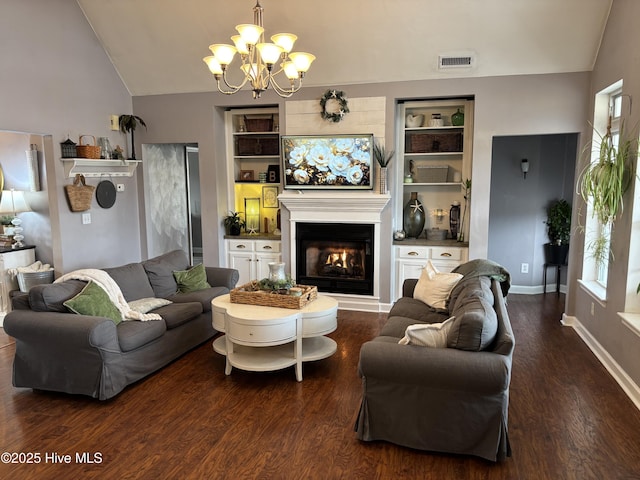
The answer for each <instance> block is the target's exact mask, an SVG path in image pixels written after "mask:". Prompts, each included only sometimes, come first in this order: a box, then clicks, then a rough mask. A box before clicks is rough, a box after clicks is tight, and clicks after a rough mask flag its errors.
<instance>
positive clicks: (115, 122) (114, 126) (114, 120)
mask: <svg viewBox="0 0 640 480" xmlns="http://www.w3.org/2000/svg"><path fill="white" fill-rule="evenodd" d="M110 119H111V130H114V131H116V132H117V131H118V130H120V122H119V119H120V117H118V115H111V117H110Z"/></svg>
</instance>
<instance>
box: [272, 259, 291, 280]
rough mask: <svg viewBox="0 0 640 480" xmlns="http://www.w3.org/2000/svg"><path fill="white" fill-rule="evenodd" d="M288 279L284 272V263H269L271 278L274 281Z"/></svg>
mask: <svg viewBox="0 0 640 480" xmlns="http://www.w3.org/2000/svg"><path fill="white" fill-rule="evenodd" d="M286 279H287V276H286V275H285V273H284V263H282V262H271V263H269V280H271V281H272V282H280V281H284V280H286Z"/></svg>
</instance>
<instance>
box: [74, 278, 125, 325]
mask: <svg viewBox="0 0 640 480" xmlns="http://www.w3.org/2000/svg"><path fill="white" fill-rule="evenodd" d="M63 305H64V306H65V307H67V308H68V309H69V310H71V311H72V312H74V313H77V314H78V315H93V316H94V317H106V318H110V319H111V320H113V323H115V324H116V325H118V324H119V323H120V322H121V321H122V315H121V314H120V310H118V307H116V306H115V305H114V304H113V302H112V301H111V299H110V298H109V295H107V292H105V291H104V290H103V289H102V287H100V286H99V285H97V284H96V283H94V282H89V283H87V286H86V287H84V288H83V289H82V291H81V292H80V293H79V294H78V295H76V296H75V297H73V298H72V299H70V300H67V301H66V302H64V303H63Z"/></svg>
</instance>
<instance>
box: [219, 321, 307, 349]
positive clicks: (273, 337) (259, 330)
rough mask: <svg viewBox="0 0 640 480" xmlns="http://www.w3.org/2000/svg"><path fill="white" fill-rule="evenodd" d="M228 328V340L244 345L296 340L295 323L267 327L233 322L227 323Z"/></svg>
mask: <svg viewBox="0 0 640 480" xmlns="http://www.w3.org/2000/svg"><path fill="white" fill-rule="evenodd" d="M228 326H229V331H228V332H227V335H229V338H231V339H232V340H233V341H237V342H241V343H245V344H260V343H285V342H288V341H289V342H292V341H294V340H295V339H296V322H295V321H290V320H287V321H285V322H282V323H270V324H269V325H245V324H242V323H238V322H237V321H233V322H228Z"/></svg>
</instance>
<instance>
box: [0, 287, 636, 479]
mask: <svg viewBox="0 0 640 480" xmlns="http://www.w3.org/2000/svg"><path fill="white" fill-rule="evenodd" d="M563 301H564V297H563V296H560V297H557V296H556V295H555V294H547V295H545V296H543V295H533V296H524V295H510V297H509V305H508V309H509V312H510V316H511V322H512V324H513V328H514V332H515V336H516V342H517V346H516V351H515V355H514V365H513V376H512V383H511V397H510V399H511V403H510V410H509V435H510V439H511V445H512V448H513V456H512V457H511V458H509V459H508V460H507V461H506V462H503V463H498V464H492V463H490V462H487V461H484V460H481V459H477V458H470V457H462V456H455V455H446V454H437V453H427V452H420V451H415V450H411V449H407V448H402V447H398V446H395V445H391V444H387V443H384V442H375V443H361V442H359V441H358V440H357V439H356V437H355V433H354V431H353V425H354V422H355V419H356V414H357V411H358V407H359V401H360V379H359V378H358V375H357V362H358V354H359V350H360V345H361V344H362V343H363V342H365V341H367V340H369V339H370V338H372V337H374V336H375V335H376V334H377V333H378V331H379V329H380V326H381V325H382V324H383V323H384V321H385V318H386V316H385V315H382V314H381V315H378V314H371V313H361V312H347V311H340V313H339V321H338V329H337V331H336V332H334V333H333V334H332V335H331V336H332V337H333V338H334V339H336V341H337V342H338V351H337V353H336V354H335V355H334V356H332V357H331V358H329V359H325V360H322V361H319V362H314V363H309V364H305V365H304V368H303V374H304V380H303V381H302V382H300V383H299V382H296V381H295V374H294V371H293V367H292V368H288V369H286V370H282V371H279V372H270V373H254V372H243V371H241V370H238V369H234V370H233V372H232V374H231V375H230V376H228V377H227V376H225V375H224V359H223V358H222V357H221V356H219V355H217V354H216V353H214V352H213V351H212V348H211V342H208V343H206V344H204V345H202V346H200V347H199V348H197V349H195V350H194V351H192V352H190V353H188V354H187V355H185V356H183V357H182V358H180V359H178V360H177V361H175V362H174V363H172V364H171V365H169V366H168V367H166V368H164V369H163V370H161V371H159V372H157V373H156V374H155V375H153V376H151V377H148V378H146V379H145V380H143V381H141V382H138V383H137V384H135V385H133V386H131V387H129V388H127V389H126V390H125V391H124V392H123V393H122V394H120V395H119V396H117V397H116V398H114V399H112V400H110V401H107V402H99V401H97V400H93V399H89V398H83V397H76V396H70V395H63V394H55V393H43V392H33V391H31V390H27V389H15V388H13V387H12V386H11V364H12V358H13V353H14V346H13V345H12V344H11V341H10V339H9V338H8V337H7V336H6V335H5V334H4V333H2V334H0V401H1V403H0V405H1V413H2V416H1V418H0V425H1V426H0V451H2V452H20V453H23V454H29V453H39V454H40V455H41V463H40V464H23V465H15V464H0V478H13V479H20V480H22V479H30V478H34V479H53V478H100V479H112V478H118V479H129V478H144V479H164V478H172V479H173V478H176V479H177V478H181V479H185V478H189V479H191V478H193V479H200V478H207V479H218V478H220V479H223V478H224V479H227V478H228V479H252V478H259V479H323V480H324V479H334V478H344V479H367V480H368V479H397V478H416V479H418V478H419V479H487V480H491V479H505V480H513V479H576V480H578V479H579V480H585V479H598V480H600V479H640V412H639V411H638V410H637V409H636V408H635V406H634V405H633V403H632V402H631V401H630V400H629V399H628V398H627V397H626V396H625V394H624V393H623V392H622V390H621V388H620V387H619V386H618V385H617V384H616V383H615V381H614V380H613V379H612V378H611V377H610V375H609V374H608V373H607V371H606V370H605V369H604V368H603V367H602V366H601V365H600V363H599V362H598V361H597V359H596V358H595V357H594V356H593V355H592V354H591V352H590V351H589V350H588V349H587V347H586V346H585V345H584V344H583V343H582V341H581V340H580V339H579V338H578V336H577V335H576V333H575V332H574V331H573V330H572V329H570V328H567V327H562V326H561V325H560V318H561V314H562V308H563ZM84 452H86V453H87V454H88V455H89V458H93V459H94V460H99V459H101V462H100V463H93V464H87V463H85V464H81V463H77V462H76V458H75V457H76V454H82V453H84ZM46 454H49V455H50V457H49V458H51V455H53V454H57V455H59V456H62V455H71V457H72V458H71V464H52V463H45V455H46ZM58 458H60V457H58Z"/></svg>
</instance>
